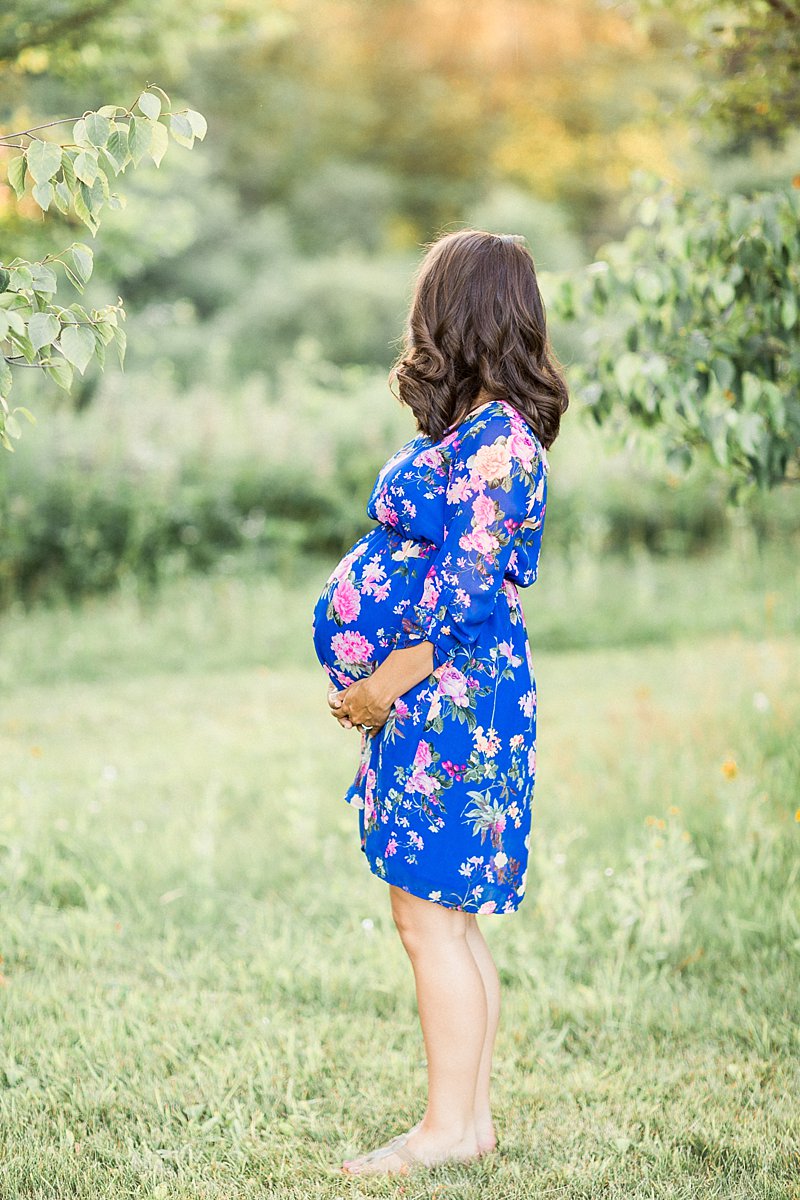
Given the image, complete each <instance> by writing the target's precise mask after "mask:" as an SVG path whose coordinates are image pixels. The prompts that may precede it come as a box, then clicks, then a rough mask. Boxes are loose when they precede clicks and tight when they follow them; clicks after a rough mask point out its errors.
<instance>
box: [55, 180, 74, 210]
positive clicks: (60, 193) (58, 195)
mask: <svg viewBox="0 0 800 1200" xmlns="http://www.w3.org/2000/svg"><path fill="white" fill-rule="evenodd" d="M53 200H54V202H55V206H56V208H57V209H58V211H59V212H60V213H63V214H64V216H66V215H67V213H68V212H69V206H70V204H71V202H72V194H71V193H70V190H69V188H68V187H67V185H66V184H65V183H64V181H63V179H59V181H58V183H57V184H56V186H55V188H54V189H53Z"/></svg>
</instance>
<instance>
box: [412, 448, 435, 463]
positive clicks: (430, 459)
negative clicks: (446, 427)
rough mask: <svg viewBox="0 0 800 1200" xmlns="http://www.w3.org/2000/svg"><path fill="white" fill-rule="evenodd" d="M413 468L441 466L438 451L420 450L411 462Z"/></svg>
mask: <svg viewBox="0 0 800 1200" xmlns="http://www.w3.org/2000/svg"><path fill="white" fill-rule="evenodd" d="M413 461H414V466H415V467H439V466H441V464H442V459H441V455H440V454H439V451H438V450H433V449H428V450H422V451H421V452H420V453H419V454H418V455H417V456H416V458H415V459H414V460H413Z"/></svg>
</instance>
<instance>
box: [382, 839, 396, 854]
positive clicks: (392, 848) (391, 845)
mask: <svg viewBox="0 0 800 1200" xmlns="http://www.w3.org/2000/svg"><path fill="white" fill-rule="evenodd" d="M396 853H397V839H396V838H395V837H394V836H392V837H390V838H389V840H388V842H387V843H386V849H385V850H384V854H385V855H386V857H387V858H390V857H391V856H392V855H393V854H396Z"/></svg>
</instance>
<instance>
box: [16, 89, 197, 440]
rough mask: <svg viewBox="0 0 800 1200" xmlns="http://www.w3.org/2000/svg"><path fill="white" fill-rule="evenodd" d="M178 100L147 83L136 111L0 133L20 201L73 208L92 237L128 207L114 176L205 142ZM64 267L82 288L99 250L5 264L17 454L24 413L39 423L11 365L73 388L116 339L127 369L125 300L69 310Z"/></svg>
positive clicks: (72, 249)
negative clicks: (107, 216) (66, 133)
mask: <svg viewBox="0 0 800 1200" xmlns="http://www.w3.org/2000/svg"><path fill="white" fill-rule="evenodd" d="M165 103H166V105H167V106H168V107H167V108H166V109H165V107H164V104H165ZM170 103H171V102H170V99H169V96H167V94H166V92H164V91H162V89H161V88H159V87H156V85H154V84H147V86H146V88H145V90H144V91H143V92H141V94H140V95H139V96H138V97H137V99H136V101H135V102H134V104H133V105H131V107H130V108H124V107H123V106H121V105H113V104H108V105H105V106H103V107H102V108H99V109H97V111H92V112H85V113H84V114H83V115H82V116H81V117H78V118H75V117H68V118H63V119H60V120H55V121H47V122H45V123H43V124H41V125H36V126H32V127H31V128H30V129H24V130H21V131H20V132H17V133H7V134H2V135H0V148H14V149H18V150H20V151H21V153H20V154H19V155H17V156H15V157H13V158H11V159H10V160H9V161H8V164H7V168H6V170H7V174H8V181H9V183H10V184H11V186H12V187H13V189H14V192H15V193H16V196H17V199H18V200H21V199H22V197H23V196H24V195H25V193H26V190H27V189H28V187H29V186H30V194H31V196H32V198H33V200H34V201H35V203H36V204H37V205H38V206H39V208H41V209H42V211H43V212H47V211H48V210H49V208H50V206H51V205H53V206H54V207H55V208H57V209H58V210H59V212H61V213H62V214H63V215H64V216H68V215H70V214H74V215H75V216H76V217H77V218H78V219H79V220H80V221H82V222H83V223H84V225H86V226H87V227H88V228H89V230H90V231H91V233H92V236H93V237H94V236H95V234H96V233H97V230H98V228H99V224H100V212H101V210H102V209H103V208H104V207H105V206H106V205H108V207H109V208H123V207H124V206H125V198H124V196H121V195H119V193H117V192H114V191H112V190H111V183H112V180H114V179H115V178H116V176H118V175H120V174H123V173H124V172H125V171H126V169H127V168H128V167H129V166H131V165H132V166H134V167H138V166H139V164H140V163H141V162H142V160H143V159H144V158H145V157H147V158H150V159H152V161H153V162H154V163H155V165H156V166H157V167H158V166H159V165H160V163H161V160H162V159H163V157H164V154H165V153H166V151H167V147H168V145H169V139H170V135H171V136H172V138H173V140H174V141H176V142H177V143H178V144H179V145H181V146H185V147H187V148H188V149H191V148H192V146H193V145H194V141H195V138H197V139H199V140H201V141H202V139H203V138H204V137H205V135H206V128H207V126H206V120H205V117H203V116H202V114H201V113H199V112H195V111H194V110H193V109H183V110H181V111H179V112H172V111H170V109H169V105H170ZM134 110H138V111H134ZM65 124H71V125H72V130H71V133H72V140H71V141H64V142H56V141H50V140H46V139H45V138H43V137H38V136H36V135H37V133H38V132H39V131H40V130H44V129H52V128H55V127H56V126H59V125H65ZM56 266H60V267H61V268H62V269H63V271H64V274H65V275H66V277H67V279H68V280H69V282H70V283H71V284H72V286H73V287H74V288H75V289H76V290H77V291H78V292H80V293H81V294H82V293H83V291H84V287H85V285H86V283H87V282H88V280H89V278H90V276H91V273H92V266H93V256H92V251H91V249H90V248H89V247H88V246H86V245H83V244H82V243H80V242H73V243H72V245H71V246H69V247H67V249H66V250H64V251H62V252H61V253H60V254H56V255H48V256H47V258H45V259H43V260H42V261H41V262H29V261H28V260H27V259H22V258H15V259H13V260H12V261H11V262H9V263H0V444H1V445H2V446H4V447H5V449H6V450H13V445H12V443H11V439H12V438H18V437H19V436H20V435H21V428H20V424H19V421H18V419H17V414H20V415H22V416H25V417H27V419H28V420H30V421H33V420H34V418H33V415H32V414H31V413H30V412H29V411H28V410H27V409H26V408H23V407H21V406H18V407H16V408H11V407H10V405H9V395H10V393H11V387H12V383H13V371H12V368H19V367H28V368H38V369H41V370H43V371H44V372H45V373H46V374H47V375H48V376H49V377H50V378H51V379H53V381H54V382H55V383H57V384H58V386H59V387H61V388H64V389H65V390H66V391H69V389H70V387H71V386H72V380H73V372H74V369H77V370H78V371H79V372H80V373H81V374H83V373H84V372H85V370H86V368H87V367H88V365H89V363H90V362H92V361H96V362H97V363H98V364H99V366H100V368H101V370H102V369H104V367H105V359H106V347H107V346H108V345H109V344H110V343H111V342H112V341H113V342H114V343H115V346H116V349H117V353H118V356H119V361H120V366H122V364H123V362H124V356H125V333H124V330H123V329H122V327H121V324H120V323H121V322H122V321H123V320H124V319H125V311H124V308H123V302H122V300H121V299H118V300H117V303H116V304H113V305H106V306H105V307H103V308H100V309H91V310H87V309H85V308H84V307H82V306H81V305H80V304H70V305H69V306H68V307H66V308H64V307H62V306H61V305H59V304H57V303H56V301H55V299H54V297H55V293H56V291H57V288H58V277H57V274H56V270H55V269H54V268H55V267H56Z"/></svg>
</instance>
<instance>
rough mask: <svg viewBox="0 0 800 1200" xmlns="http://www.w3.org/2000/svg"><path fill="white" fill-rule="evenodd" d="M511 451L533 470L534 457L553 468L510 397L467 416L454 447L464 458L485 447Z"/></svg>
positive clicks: (514, 456)
mask: <svg viewBox="0 0 800 1200" xmlns="http://www.w3.org/2000/svg"><path fill="white" fill-rule="evenodd" d="M484 446H487V447H497V448H501V447H502V448H503V449H505V450H507V452H508V454H509V456H510V458H512V459H515V458H516V459H521V460H522V462H523V463H524V464H525V466H526V468H527V469H528V470H530V468H531V465H532V462H533V460H537V461H539V462H541V464H542V469H543V470H544V471H547V470H549V467H550V464H549V463H548V461H547V452H546V450H545V448H544V446H543V445H542V443H541V441H540V440H539V438H538V437H537V435H536V433H535V431H534V430H533V429H532V428H531V426H530V425H529V424H528V422H527V421H526V420H525V418H524V417H523V416H522V415H521V414H520V413H519V412H518V411H517V409H516V408H514V406H513V404H511V402H510V401H508V400H492V401H490V402H489V404H487V405H486V406H485V407H484V408H483V409H482V410H481V411H479V412H477V413H475V414H474V415H473V416H471V417H467V418H466V420H465V421H463V422H462V423H461V425H460V426H459V427H458V429H457V430H456V431H455V435H454V445H453V449H454V451H455V454H456V456H457V457H458V458H460V459H461V460H462V461H463V460H464V459H466V458H469V457H471V456H472V455H473V454H475V453H477V452H478V451H479V450H480V449H481V447H484Z"/></svg>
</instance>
